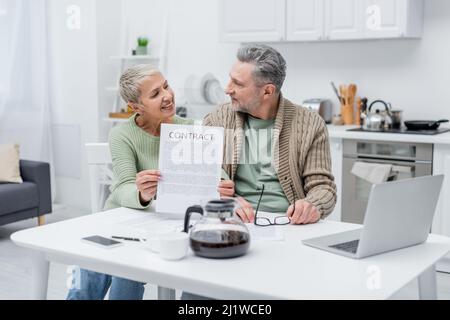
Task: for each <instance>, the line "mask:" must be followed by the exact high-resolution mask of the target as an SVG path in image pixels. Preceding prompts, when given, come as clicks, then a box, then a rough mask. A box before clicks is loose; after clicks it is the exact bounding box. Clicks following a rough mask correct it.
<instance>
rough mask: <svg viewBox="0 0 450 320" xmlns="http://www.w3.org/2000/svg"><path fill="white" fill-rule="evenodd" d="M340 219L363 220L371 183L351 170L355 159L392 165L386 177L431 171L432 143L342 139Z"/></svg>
mask: <svg viewBox="0 0 450 320" xmlns="http://www.w3.org/2000/svg"><path fill="white" fill-rule="evenodd" d="M343 153H344V159H343V175H342V179H343V181H342V221H343V222H350V223H359V224H362V223H364V215H365V212H366V207H367V203H368V200H369V195H370V190H371V187H372V183H370V182H368V181H366V180H363V179H361V178H359V177H357V176H355V175H353V174H352V169H353V166H354V165H355V163H356V162H366V163H374V164H390V165H392V170H391V173H390V174H389V177H388V179H387V181H388V182H389V181H396V180H403V179H409V178H415V177H421V176H428V175H431V174H432V173H433V145H432V144H421V143H405V142H391V141H370V140H344V149H343Z"/></svg>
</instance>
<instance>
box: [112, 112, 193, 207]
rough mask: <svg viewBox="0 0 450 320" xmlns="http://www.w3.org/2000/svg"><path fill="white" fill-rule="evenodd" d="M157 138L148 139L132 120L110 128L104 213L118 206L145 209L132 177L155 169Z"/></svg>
mask: <svg viewBox="0 0 450 320" xmlns="http://www.w3.org/2000/svg"><path fill="white" fill-rule="evenodd" d="M173 123H174V124H185V125H193V124H194V120H191V119H183V118H179V117H175V118H174V122H173ZM159 142H160V138H159V137H156V136H152V135H150V134H148V133H147V132H145V131H144V130H142V129H141V128H139V127H138V126H137V125H136V122H135V117H131V118H130V120H129V121H128V122H126V123H124V124H122V125H120V126H117V127H114V128H113V129H112V130H111V132H110V135H109V146H110V150H111V158H112V168H113V172H114V183H113V185H112V186H111V195H110V196H109V198H108V200H106V204H105V208H104V209H105V210H110V209H114V208H119V207H127V208H132V209H146V208H148V207H149V206H146V207H145V206H142V205H141V203H140V201H139V192H138V190H137V187H136V175H137V174H138V173H139V172H141V171H144V170H157V169H158V167H159V163H158V159H159Z"/></svg>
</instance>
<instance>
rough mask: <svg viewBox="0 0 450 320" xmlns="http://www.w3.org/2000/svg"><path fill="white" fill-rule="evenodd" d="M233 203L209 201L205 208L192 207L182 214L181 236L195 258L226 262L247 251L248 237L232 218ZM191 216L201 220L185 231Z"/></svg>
mask: <svg viewBox="0 0 450 320" xmlns="http://www.w3.org/2000/svg"><path fill="white" fill-rule="evenodd" d="M237 208H238V204H237V202H236V200H235V199H232V198H229V199H220V200H212V201H209V202H208V203H207V204H206V205H205V208H203V207H202V206H199V205H197V206H192V207H189V208H188V209H187V211H186V216H185V219H184V232H186V233H189V235H190V246H191V249H192V251H193V252H194V254H195V255H197V256H200V257H204V258H211V259H227V258H235V257H239V256H242V255H244V254H246V253H247V251H248V249H249V247H250V233H249V231H248V229H247V227H246V226H245V224H244V223H243V222H242V221H241V220H240V219H239V218H238V217H237V216H236V214H235V211H236V209H237ZM193 213H198V214H201V215H202V219H201V220H199V221H198V222H197V223H195V224H194V225H193V226H192V228H191V230H189V225H190V224H189V222H190V219H191V216H192V214H193Z"/></svg>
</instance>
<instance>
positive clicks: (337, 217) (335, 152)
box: [328, 138, 344, 221]
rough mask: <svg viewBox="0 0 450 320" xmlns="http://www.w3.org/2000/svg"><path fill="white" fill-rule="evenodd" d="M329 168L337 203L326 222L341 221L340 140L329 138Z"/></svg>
mask: <svg viewBox="0 0 450 320" xmlns="http://www.w3.org/2000/svg"><path fill="white" fill-rule="evenodd" d="M330 153H331V166H332V169H333V175H334V179H335V183H336V188H337V202H336V206H335V207H334V210H333V212H332V213H331V214H330V215H329V217H328V220H332V221H341V219H342V213H341V199H342V196H341V195H342V160H343V157H344V154H343V143H342V139H337V138H330Z"/></svg>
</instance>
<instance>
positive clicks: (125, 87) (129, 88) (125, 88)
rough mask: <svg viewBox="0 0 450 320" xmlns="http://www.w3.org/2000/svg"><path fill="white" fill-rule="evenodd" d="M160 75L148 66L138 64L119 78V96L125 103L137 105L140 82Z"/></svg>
mask: <svg viewBox="0 0 450 320" xmlns="http://www.w3.org/2000/svg"><path fill="white" fill-rule="evenodd" d="M159 73H161V72H160V71H159V70H158V69H157V68H155V67H153V66H152V65H150V64H138V65H135V66H132V67H130V68H128V69H127V70H125V71H124V73H123V74H122V76H121V77H120V83H119V87H120V95H121V96H122V99H123V100H124V101H125V102H127V103H130V102H131V103H139V97H140V96H141V84H142V81H143V80H144V79H145V78H147V77H150V76H153V75H155V74H159Z"/></svg>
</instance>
